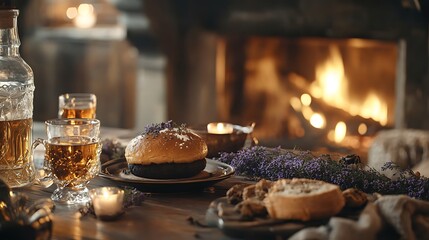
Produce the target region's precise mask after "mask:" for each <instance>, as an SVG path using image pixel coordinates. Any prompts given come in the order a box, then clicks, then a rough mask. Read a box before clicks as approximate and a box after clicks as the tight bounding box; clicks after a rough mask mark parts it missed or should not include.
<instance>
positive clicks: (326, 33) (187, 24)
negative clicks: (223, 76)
mask: <svg viewBox="0 0 429 240" xmlns="http://www.w3.org/2000/svg"><path fill="white" fill-rule="evenodd" d="M427 10H428V9H427V3H426V1H421V2H419V1H408V0H402V1H401V0H395V1H391V0H380V1H369V0H368V1H366V0H365V1H357V0H325V1H319V0H292V1H277V0H267V1H258V0H246V1H240V0H211V1H198V0H183V1H175V0H145V2H144V11H145V14H147V16H148V17H149V19H150V26H151V29H152V31H153V33H154V34H155V36H156V37H157V38H158V39H159V41H160V43H161V48H162V51H163V52H164V54H165V55H166V56H167V72H166V76H167V95H168V99H167V103H168V114H167V115H168V118H169V119H173V120H175V121H177V122H186V123H189V124H200V123H207V122H210V121H228V119H224V118H223V116H222V114H221V113H220V110H219V109H220V107H219V102H220V101H219V99H218V98H219V96H218V93H219V86H216V74H219V73H217V72H216V70H217V69H216V54H217V52H216V49H217V44H218V41H219V39H220V38H225V37H226V38H235V37H240V38H243V37H246V36H270V37H273V36H274V37H275V36H278V37H287V38H289V37H290V38H294V37H321V38H333V39H336V38H361V39H375V40H386V41H395V42H397V44H398V61H397V66H396V71H397V79H396V82H395V86H396V88H395V89H396V90H395V91H396V93H395V94H396V104H395V105H396V107H395V113H396V115H395V128H417V129H429V121H426V117H427V116H429V91H428V90H429V79H428V18H427V17H428V15H427V14H426V13H427Z"/></svg>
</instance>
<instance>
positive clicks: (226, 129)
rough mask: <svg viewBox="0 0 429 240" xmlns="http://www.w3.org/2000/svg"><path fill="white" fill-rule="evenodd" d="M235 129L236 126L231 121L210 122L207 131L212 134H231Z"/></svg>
mask: <svg viewBox="0 0 429 240" xmlns="http://www.w3.org/2000/svg"><path fill="white" fill-rule="evenodd" d="M233 131H234V126H233V125H232V124H230V123H222V122H219V123H209V124H207V132H208V133H212V134H231V133H232V132H233Z"/></svg>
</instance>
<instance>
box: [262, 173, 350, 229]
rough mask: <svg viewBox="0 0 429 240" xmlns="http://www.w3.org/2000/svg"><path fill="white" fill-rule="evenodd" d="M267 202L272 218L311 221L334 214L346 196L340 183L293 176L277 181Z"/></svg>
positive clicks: (342, 205)
mask: <svg viewBox="0 0 429 240" xmlns="http://www.w3.org/2000/svg"><path fill="white" fill-rule="evenodd" d="M264 203H265V206H266V208H267V211H268V213H269V215H270V217H272V218H275V219H285V220H302V221H308V220H314V219H323V218H328V217H331V216H334V215H335V214H337V213H339V212H340V211H341V209H342V208H343V207H344V205H345V199H344V196H343V194H342V192H341V190H340V188H339V187H338V185H335V184H330V183H327V182H323V181H318V180H311V179H305V178H294V179H281V180H278V181H276V182H275V183H274V184H273V185H272V187H271V188H270V190H269V193H268V195H267V196H266V198H265V199H264Z"/></svg>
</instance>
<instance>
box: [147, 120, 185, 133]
mask: <svg viewBox="0 0 429 240" xmlns="http://www.w3.org/2000/svg"><path fill="white" fill-rule="evenodd" d="M173 128H177V129H178V131H185V130H186V125H185V124H180V125H179V124H177V123H175V122H173V120H169V121H167V122H161V123H153V124H149V125H147V126H146V127H145V128H144V132H143V133H142V135H144V134H150V135H158V134H159V132H160V131H162V130H164V129H173Z"/></svg>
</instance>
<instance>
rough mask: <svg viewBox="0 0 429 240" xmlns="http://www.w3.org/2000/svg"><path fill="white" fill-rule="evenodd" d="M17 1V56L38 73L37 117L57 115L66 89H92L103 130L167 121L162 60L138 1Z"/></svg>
mask: <svg viewBox="0 0 429 240" xmlns="http://www.w3.org/2000/svg"><path fill="white" fill-rule="evenodd" d="M17 2H18V8H19V9H20V17H19V34H20V38H21V42H22V45H21V55H22V56H23V58H24V59H25V60H26V61H27V63H28V64H29V65H30V66H31V67H32V69H33V71H34V75H35V85H36V91H35V99H34V120H35V121H44V120H46V119H49V118H54V117H56V115H57V111H58V110H57V109H58V95H60V94H62V93H66V92H92V93H95V94H96V95H97V100H98V106H97V118H98V119H100V120H101V122H102V125H103V126H106V127H120V128H128V129H136V131H138V130H140V129H143V128H144V126H145V125H147V124H149V123H153V122H160V121H164V120H165V119H166V118H167V116H166V104H165V98H166V96H165V94H166V93H165V89H166V86H165V85H166V83H165V79H164V68H165V59H164V57H163V56H162V55H161V54H160V50H159V47H158V45H157V42H156V41H155V40H154V37H153V36H152V35H151V33H150V32H149V30H148V28H149V23H148V19H147V18H146V17H145V16H144V14H143V1H140V0H126V1H125V0H86V1H85V0H82V1H80V0H55V1H53V0H24V1H17Z"/></svg>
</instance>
